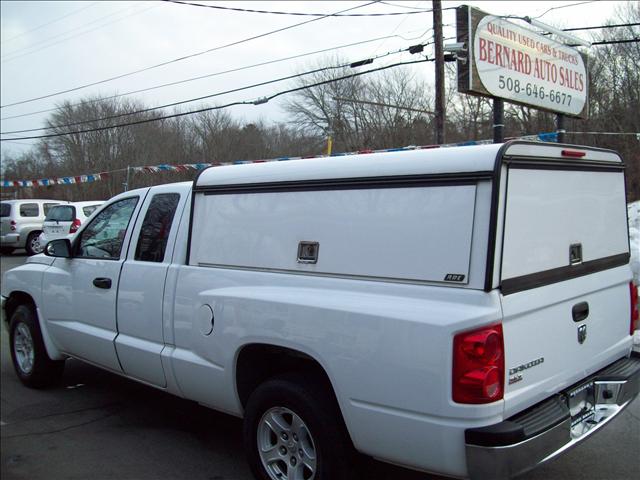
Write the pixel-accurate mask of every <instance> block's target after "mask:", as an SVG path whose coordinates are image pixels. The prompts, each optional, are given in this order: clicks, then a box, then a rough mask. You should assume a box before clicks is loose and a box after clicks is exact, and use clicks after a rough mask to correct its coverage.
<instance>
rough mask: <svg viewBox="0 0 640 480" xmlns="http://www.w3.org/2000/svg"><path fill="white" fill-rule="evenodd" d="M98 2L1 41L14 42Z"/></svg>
mask: <svg viewBox="0 0 640 480" xmlns="http://www.w3.org/2000/svg"><path fill="white" fill-rule="evenodd" d="M97 3H98V2H93V3H90V4H89V5H85V6H84V7H82V8H79V9H78V10H74V11H73V12H71V13H67V14H66V15H63V16H61V17H58V18H56V19H54V20H51V21H49V22H46V23H43V24H42V25H39V26H37V27H34V28H32V29H31V30H27V31H26V32H22V33H20V34H18V35H16V36H15V37H11V38H9V39H7V40H5V41H3V42H0V43H8V42H12V41H14V40H15V39H16V38H20V37H23V36H24V35H27V34H29V33H32V32H35V31H36V30H40V29H41V28H44V27H47V26H49V25H51V24H53V23H56V22H59V21H60V20H64V19H65V18H68V17H71V16H72V15H75V14H77V13H80V12H82V11H83V10H86V9H87V8H89V7H93V6H94V5H96V4H97Z"/></svg>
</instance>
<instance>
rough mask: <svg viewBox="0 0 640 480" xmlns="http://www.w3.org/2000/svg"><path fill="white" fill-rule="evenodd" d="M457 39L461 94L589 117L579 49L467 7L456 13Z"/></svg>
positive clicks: (585, 77) (583, 67) (584, 77)
mask: <svg viewBox="0 0 640 480" xmlns="http://www.w3.org/2000/svg"><path fill="white" fill-rule="evenodd" d="M457 39H458V42H461V43H462V42H464V43H465V44H466V45H467V50H468V52H467V58H459V59H458V90H459V91H460V92H463V93H471V94H475V95H483V96H490V97H499V98H503V99H505V100H508V101H510V102H513V103H517V104H520V105H526V106H530V107H536V108H540V109H543V110H548V111H552V112H557V113H563V114H566V115H570V116H574V117H581V118H585V117H586V116H587V112H588V102H587V100H588V78H587V68H586V65H585V60H584V58H583V57H582V55H581V54H580V53H579V52H578V51H577V50H575V49H573V48H571V47H568V46H566V45H563V44H562V43H559V42H557V41H555V40H552V39H551V38H549V37H546V36H544V35H540V34H538V33H536V32H533V31H531V30H529V29H527V28H523V27H521V26H519V25H516V24H515V23H513V22H510V21H508V20H507V19H504V18H501V17H496V16H493V15H489V14H487V13H485V12H482V11H481V10H477V9H474V8H471V7H468V6H466V5H463V6H461V7H459V8H458V9H457ZM459 57H462V55H460V56H459Z"/></svg>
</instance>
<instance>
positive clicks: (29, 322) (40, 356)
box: [9, 305, 64, 388]
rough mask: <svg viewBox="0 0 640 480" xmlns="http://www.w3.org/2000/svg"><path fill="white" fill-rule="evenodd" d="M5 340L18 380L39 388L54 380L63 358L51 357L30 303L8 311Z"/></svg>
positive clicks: (62, 366)
mask: <svg viewBox="0 0 640 480" xmlns="http://www.w3.org/2000/svg"><path fill="white" fill-rule="evenodd" d="M9 341H10V344H11V360H12V361H13V368H14V369H15V371H16V374H17V375H18V378H19V379H20V381H21V382H22V383H24V384H25V385H26V386H28V387H32V388H43V387H47V386H50V385H53V384H55V383H57V382H58V381H59V380H60V377H61V376H62V372H63V371H64V360H51V358H49V355H48V354H47V350H46V348H45V346H44V341H43V340H42V333H41V332H40V326H39V325H38V320H37V318H36V315H35V312H34V310H33V308H32V307H30V306H27V305H20V306H19V307H18V308H16V310H15V312H13V315H11V322H10V323H9Z"/></svg>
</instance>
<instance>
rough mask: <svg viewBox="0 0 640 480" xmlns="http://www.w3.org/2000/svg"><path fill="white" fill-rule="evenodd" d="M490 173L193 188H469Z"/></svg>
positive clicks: (216, 191) (218, 191) (222, 191)
mask: <svg viewBox="0 0 640 480" xmlns="http://www.w3.org/2000/svg"><path fill="white" fill-rule="evenodd" d="M492 178H493V172H490V171H480V172H464V173H441V174H428V175H397V176H391V177H356V178H330V179H314V180H292V181H282V182H264V183H241V184H231V185H207V186H200V187H195V188H194V191H195V192H197V193H204V194H205V195H228V194H237V193H267V192H311V191H322V190H360V189H373V188H409V187H421V186H427V185H428V186H430V187H433V186H440V185H443V186H444V185H452V184H453V185H470V184H474V183H476V182H477V181H478V180H491V179H492Z"/></svg>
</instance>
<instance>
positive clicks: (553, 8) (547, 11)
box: [531, 0, 596, 19]
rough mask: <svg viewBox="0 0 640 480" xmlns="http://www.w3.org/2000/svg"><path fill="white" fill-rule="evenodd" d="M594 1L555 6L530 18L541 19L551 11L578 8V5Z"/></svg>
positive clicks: (593, 1) (593, 0)
mask: <svg viewBox="0 0 640 480" xmlns="http://www.w3.org/2000/svg"><path fill="white" fill-rule="evenodd" d="M595 1H596V0H591V1H590V2H576V3H569V4H567V5H560V6H557V7H552V8H549V9H547V10H545V12H544V13H541V14H540V15H538V16H537V17H531V18H535V19H538V18H542V17H544V16H545V15H546V14H547V13H549V12H552V11H553V10H560V9H561V8H567V7H576V6H578V5H584V4H586V3H595Z"/></svg>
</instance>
